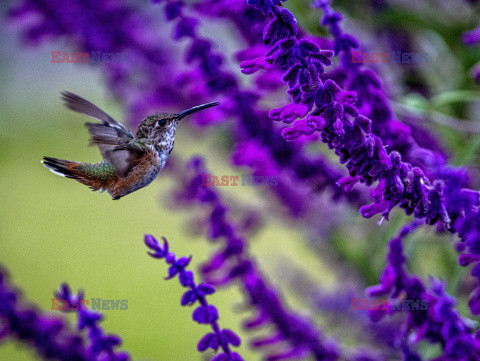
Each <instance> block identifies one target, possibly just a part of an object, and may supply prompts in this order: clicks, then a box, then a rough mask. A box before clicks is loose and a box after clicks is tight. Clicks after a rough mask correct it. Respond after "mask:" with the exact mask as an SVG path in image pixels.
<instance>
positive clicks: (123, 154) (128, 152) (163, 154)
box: [42, 92, 218, 199]
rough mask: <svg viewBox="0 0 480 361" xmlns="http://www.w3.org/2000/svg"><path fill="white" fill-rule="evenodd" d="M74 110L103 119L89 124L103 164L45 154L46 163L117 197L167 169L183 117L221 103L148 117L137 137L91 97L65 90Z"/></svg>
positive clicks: (69, 176) (64, 95) (67, 99)
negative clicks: (93, 102)
mask: <svg viewBox="0 0 480 361" xmlns="http://www.w3.org/2000/svg"><path fill="white" fill-rule="evenodd" d="M63 99H64V100H65V102H66V105H67V107H69V108H70V109H72V110H74V111H76V112H79V113H82V114H86V115H88V116H90V117H92V118H95V119H97V120H100V121H101V122H102V124H99V123H86V126H87V127H88V130H89V132H90V134H91V136H92V138H91V142H92V143H93V144H96V145H97V146H98V148H99V149H100V152H101V153H102V156H103V158H104V160H103V161H102V162H99V163H94V164H92V163H79V162H70V161H66V160H61V159H56V158H50V157H44V158H43V161H42V163H43V164H44V165H45V166H46V167H47V168H49V169H50V170H51V171H52V172H53V173H55V174H58V175H60V176H62V177H67V178H72V179H75V180H77V181H78V182H80V183H82V184H85V185H87V186H89V187H90V188H91V189H92V190H94V191H97V190H100V191H104V190H106V191H107V192H108V193H109V194H110V195H111V196H112V197H113V199H119V198H120V197H123V196H125V195H127V194H129V193H132V192H134V191H136V190H138V189H140V188H143V187H145V186H146V185H148V184H150V183H151V182H152V181H153V180H154V179H155V178H156V177H157V175H158V173H159V172H160V171H161V170H162V169H163V167H164V166H165V163H166V162H167V158H168V155H169V154H170V153H171V151H172V150H173V144H174V141H175V131H176V129H177V125H178V122H179V120H180V119H182V118H183V117H185V116H187V115H189V114H191V113H194V112H196V111H199V110H202V109H205V108H208V107H212V106H215V105H217V104H218V103H207V104H204V105H200V106H197V107H194V108H191V109H188V110H186V111H183V112H181V113H179V114H170V113H159V114H154V115H151V116H148V117H147V118H145V119H144V120H143V121H142V123H141V124H140V125H139V127H138V131H137V134H136V136H133V134H132V133H131V132H130V131H128V130H127V128H125V127H124V126H123V125H122V124H120V123H118V122H117V121H115V120H114V119H113V118H111V117H110V116H109V115H108V114H106V113H105V112H104V111H103V110H101V109H100V108H98V107H96V106H95V105H93V104H92V103H90V102H88V101H87V100H85V99H83V98H81V97H79V96H77V95H75V94H72V93H68V92H65V93H63Z"/></svg>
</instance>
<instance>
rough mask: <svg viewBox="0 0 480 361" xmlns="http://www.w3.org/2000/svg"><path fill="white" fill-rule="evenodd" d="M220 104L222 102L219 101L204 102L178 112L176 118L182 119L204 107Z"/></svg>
mask: <svg viewBox="0 0 480 361" xmlns="http://www.w3.org/2000/svg"><path fill="white" fill-rule="evenodd" d="M218 104H220V103H219V102H211V103H206V104H202V105H197V106H196V107H193V108H190V109H187V110H184V111H183V112H180V113H178V114H177V115H176V116H175V119H176V120H180V119H182V118H184V117H186V116H187V115H190V114H193V113H195V112H198V111H200V110H203V109H207V108H210V107H214V106H216V105H218Z"/></svg>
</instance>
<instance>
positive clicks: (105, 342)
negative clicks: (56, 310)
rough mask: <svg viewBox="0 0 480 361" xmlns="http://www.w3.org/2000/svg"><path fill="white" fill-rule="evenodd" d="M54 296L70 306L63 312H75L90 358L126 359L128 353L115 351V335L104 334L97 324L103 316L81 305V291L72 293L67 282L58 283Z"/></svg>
mask: <svg viewBox="0 0 480 361" xmlns="http://www.w3.org/2000/svg"><path fill="white" fill-rule="evenodd" d="M55 297H57V298H58V299H59V300H61V301H63V302H64V303H66V304H68V305H69V306H70V307H69V308H68V309H66V310H63V311H65V312H77V327H78V329H79V330H85V331H87V335H88V338H89V339H90V344H89V345H88V353H89V355H90V357H92V358H91V359H92V360H108V361H128V360H129V359H130V357H129V355H128V354H126V353H119V352H117V351H115V347H117V346H119V345H120V344H121V339H120V337H118V336H117V335H106V334H104V332H103V330H102V328H101V327H100V326H99V325H98V324H99V322H100V321H102V319H103V316H102V314H101V313H99V312H95V311H91V310H89V309H88V308H87V307H86V306H84V305H83V302H82V301H83V292H81V291H80V292H79V293H78V294H77V295H73V294H72V293H71V291H70V287H69V286H68V284H66V283H63V284H62V285H60V289H59V291H57V292H56V293H55Z"/></svg>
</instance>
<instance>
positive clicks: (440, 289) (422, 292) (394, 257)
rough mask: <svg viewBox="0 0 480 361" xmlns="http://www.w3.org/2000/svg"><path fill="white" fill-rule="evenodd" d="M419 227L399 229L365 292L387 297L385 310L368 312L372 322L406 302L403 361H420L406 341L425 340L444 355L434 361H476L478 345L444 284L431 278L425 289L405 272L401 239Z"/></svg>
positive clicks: (395, 311)
mask: <svg viewBox="0 0 480 361" xmlns="http://www.w3.org/2000/svg"><path fill="white" fill-rule="evenodd" d="M420 224H421V223H420V222H413V223H411V224H409V225H407V226H405V227H403V228H402V230H401V231H400V232H399V235H398V236H397V237H395V238H393V239H392V240H391V241H390V243H389V252H388V255H387V265H386V267H385V269H384V271H383V274H382V276H381V284H380V285H378V286H373V287H370V288H368V289H367V294H368V295H370V296H376V295H388V296H389V301H390V304H389V309H388V310H377V311H372V313H371V317H372V320H374V321H378V320H379V319H381V318H383V317H385V316H387V315H393V314H396V313H398V312H399V310H403V309H404V308H401V307H404V305H405V302H409V306H408V308H407V311H408V314H407V320H406V324H405V327H403V328H402V329H403V330H404V331H403V332H404V334H403V339H404V340H405V343H404V345H403V347H402V349H403V353H404V357H405V359H407V360H420V358H419V356H418V355H417V354H416V353H414V352H413V351H411V350H410V349H409V345H408V344H407V341H408V340H415V341H420V340H422V339H425V340H426V341H429V342H431V343H439V344H440V345H441V347H442V348H443V352H444V355H443V357H441V358H439V359H437V360H449V361H475V360H479V359H480V341H479V340H478V338H477V337H475V334H474V330H473V329H472V328H471V327H470V326H469V325H468V323H467V320H466V319H464V318H462V317H461V316H460V315H459V314H458V312H457V311H456V310H455V304H456V300H455V299H454V298H453V297H451V296H449V295H448V294H447V293H446V292H445V285H444V283H443V282H441V281H439V280H437V279H435V278H433V277H432V278H431V279H430V289H428V288H427V287H426V286H425V285H424V283H423V281H422V280H421V279H420V278H418V277H415V276H410V275H409V274H408V272H407V270H406V268H405V263H406V257H405V255H404V253H403V244H402V238H404V237H406V236H407V235H408V234H409V233H410V232H412V231H414V230H415V229H416V228H417V227H418V226H419V225H420ZM462 260H465V261H466V262H468V261H470V260H468V257H462ZM400 305H401V307H400V308H399V306H400Z"/></svg>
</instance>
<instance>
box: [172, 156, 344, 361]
mask: <svg viewBox="0 0 480 361" xmlns="http://www.w3.org/2000/svg"><path fill="white" fill-rule="evenodd" d="M187 174H188V176H187V178H186V179H185V180H184V183H182V184H181V185H180V188H179V190H177V191H176V198H177V200H180V201H181V202H182V203H184V204H185V203H188V204H195V203H197V204H200V205H203V206H204V207H205V208H207V209H208V217H207V221H206V223H207V226H208V236H209V238H211V239H213V240H216V241H220V240H221V241H222V243H223V246H222V247H221V248H220V249H219V250H218V251H216V252H215V253H214V254H213V255H212V256H211V257H210V260H209V261H208V262H207V263H205V264H203V265H202V266H201V272H202V274H203V276H204V277H205V278H206V279H207V280H208V281H209V282H210V283H212V284H215V285H227V284H231V283H232V282H234V281H235V280H239V281H240V282H241V284H242V285H243V289H244V290H245V293H246V295H247V297H248V301H249V303H250V305H251V306H252V308H253V311H254V314H253V316H252V317H251V318H250V319H248V320H246V321H245V327H246V329H248V330H253V329H257V328H261V327H262V326H265V325H267V324H272V325H274V331H273V333H272V334H271V335H266V336H259V337H256V338H255V339H254V340H253V341H252V346H253V347H254V348H264V347H267V346H275V348H273V349H270V348H268V349H267V350H266V356H265V360H267V361H275V360H283V359H297V358H303V357H306V356H307V355H313V356H314V357H315V359H316V360H325V361H327V360H328V361H333V360H337V359H338V357H339V353H340V351H339V350H338V346H337V345H336V342H334V341H332V340H329V339H327V338H326V337H324V336H323V335H322V333H321V332H320V331H319V330H318V329H317V328H316V327H315V325H314V324H313V323H312V322H311V321H310V320H308V319H307V318H305V317H302V316H300V315H298V314H296V313H295V312H293V311H291V310H289V309H288V308H287V307H286V306H285V305H284V304H283V302H282V300H281V296H280V295H279V293H278V291H277V290H276V289H275V288H274V287H273V286H272V285H270V284H269V283H268V282H267V281H266V280H265V277H264V276H263V275H262V273H261V272H260V270H259V269H258V266H257V264H256V262H254V261H253V260H252V259H251V257H250V255H249V254H248V251H247V247H246V246H247V241H246V239H245V238H244V237H242V235H241V234H240V231H239V229H238V226H237V225H236V224H235V223H233V222H232V221H231V220H230V218H229V214H228V213H229V212H228V207H227V206H226V205H225V204H224V202H223V201H222V199H221V196H220V195H219V194H218V193H217V192H216V191H215V190H214V189H213V187H205V186H202V175H204V174H208V170H207V169H206V168H205V166H204V164H203V160H202V159H201V158H199V157H195V158H193V159H191V160H190V162H189V163H188V164H187Z"/></svg>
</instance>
